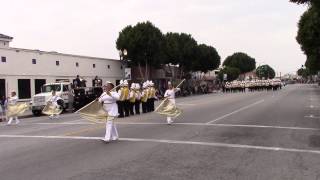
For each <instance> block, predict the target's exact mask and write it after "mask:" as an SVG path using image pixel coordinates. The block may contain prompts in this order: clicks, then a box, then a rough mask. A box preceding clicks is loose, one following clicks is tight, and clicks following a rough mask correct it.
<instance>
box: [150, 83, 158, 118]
mask: <svg viewBox="0 0 320 180" xmlns="http://www.w3.org/2000/svg"><path fill="white" fill-rule="evenodd" d="M149 99H150V100H149V103H150V104H149V106H150V107H149V109H150V112H152V111H154V100H155V99H157V97H156V89H155V88H154V83H153V82H152V81H150V93H149Z"/></svg>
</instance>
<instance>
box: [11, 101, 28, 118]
mask: <svg viewBox="0 0 320 180" xmlns="http://www.w3.org/2000/svg"><path fill="white" fill-rule="evenodd" d="M28 109H29V106H28V104H27V103H16V104H15V105H8V111H7V116H8V117H12V116H19V115H21V114H23V113H24V112H25V111H26V110H28Z"/></svg>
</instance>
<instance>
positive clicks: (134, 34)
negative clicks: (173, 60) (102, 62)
mask: <svg viewBox="0 0 320 180" xmlns="http://www.w3.org/2000/svg"><path fill="white" fill-rule="evenodd" d="M116 45H117V49H118V50H124V49H126V50H127V52H128V55H127V57H126V58H128V59H130V62H131V63H132V64H133V65H137V66H138V67H139V69H140V74H141V76H142V72H141V66H145V73H144V74H145V75H144V78H149V71H148V68H150V67H153V66H157V65H159V64H161V61H162V59H163V56H164V54H163V46H164V36H163V34H162V32H161V31H160V29H159V28H157V27H155V26H154V25H153V24H152V23H151V22H149V21H147V22H142V23H138V24H136V25H135V26H133V27H132V26H127V27H125V28H124V29H123V30H122V31H121V32H120V33H119V37H118V39H117V42H116ZM142 77H143V76H142Z"/></svg>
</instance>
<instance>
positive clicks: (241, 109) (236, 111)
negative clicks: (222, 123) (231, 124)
mask: <svg viewBox="0 0 320 180" xmlns="http://www.w3.org/2000/svg"><path fill="white" fill-rule="evenodd" d="M263 102H264V99H262V100H260V101H257V102H254V103H252V104H249V105H247V106H244V107H242V108H240V109H237V110H235V111H232V112H231V113H228V114H225V115H223V116H221V117H218V118H217V119H214V120H212V121H209V122H207V124H211V123H214V122H216V121H219V120H221V119H224V118H226V117H229V116H231V115H233V114H236V113H238V112H241V111H243V110H246V109H248V108H250V107H252V106H255V105H257V104H260V103H263Z"/></svg>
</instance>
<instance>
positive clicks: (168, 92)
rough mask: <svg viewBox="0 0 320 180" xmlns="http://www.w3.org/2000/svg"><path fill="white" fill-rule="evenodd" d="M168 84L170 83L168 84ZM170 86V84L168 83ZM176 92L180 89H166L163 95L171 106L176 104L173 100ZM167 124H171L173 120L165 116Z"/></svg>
mask: <svg viewBox="0 0 320 180" xmlns="http://www.w3.org/2000/svg"><path fill="white" fill-rule="evenodd" d="M169 83H170V82H169ZM170 84H171V83H170ZM177 91H180V88H172V89H167V90H166V92H165V93H164V97H165V98H168V100H169V101H170V102H171V103H172V104H174V105H175V104H176V100H175V97H176V95H175V93H176V92H177ZM167 123H168V124H172V123H173V120H172V118H171V117H170V116H167Z"/></svg>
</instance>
